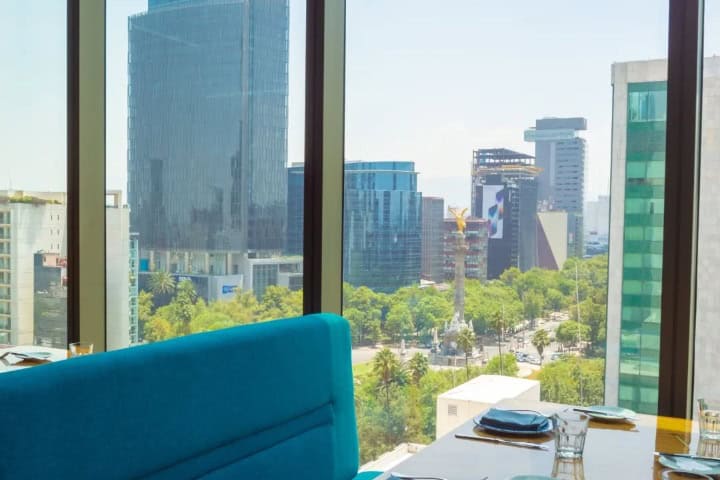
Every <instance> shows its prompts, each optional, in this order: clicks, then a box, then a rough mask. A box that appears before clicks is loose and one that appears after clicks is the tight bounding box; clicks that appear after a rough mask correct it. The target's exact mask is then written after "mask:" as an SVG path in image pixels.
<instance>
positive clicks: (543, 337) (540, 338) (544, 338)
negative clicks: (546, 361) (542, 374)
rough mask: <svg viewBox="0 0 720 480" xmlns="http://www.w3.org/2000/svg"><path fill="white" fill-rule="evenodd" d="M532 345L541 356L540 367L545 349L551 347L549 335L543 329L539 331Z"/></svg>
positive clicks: (534, 336) (533, 338)
mask: <svg viewBox="0 0 720 480" xmlns="http://www.w3.org/2000/svg"><path fill="white" fill-rule="evenodd" d="M531 343H532V344H533V346H534V347H535V348H536V349H537V351H538V354H539V355H540V365H542V361H543V351H544V350H545V347H547V346H548V345H550V337H549V336H548V333H547V332H546V331H545V330H543V329H540V330H538V331H537V332H535V334H534V335H533V336H532V340H531Z"/></svg>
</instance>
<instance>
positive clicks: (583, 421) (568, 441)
mask: <svg viewBox="0 0 720 480" xmlns="http://www.w3.org/2000/svg"><path fill="white" fill-rule="evenodd" d="M589 420H590V417H588V416H587V415H585V414H584V413H580V412H572V411H565V412H560V413H557V414H555V415H554V416H553V422H554V424H555V425H554V426H555V456H557V457H559V458H581V457H582V454H583V450H584V449H585V437H586V436H587V430H588V421H589Z"/></svg>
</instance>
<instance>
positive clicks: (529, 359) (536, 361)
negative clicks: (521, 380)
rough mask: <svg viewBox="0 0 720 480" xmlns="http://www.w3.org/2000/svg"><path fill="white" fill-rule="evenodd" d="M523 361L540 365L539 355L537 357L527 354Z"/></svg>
mask: <svg viewBox="0 0 720 480" xmlns="http://www.w3.org/2000/svg"><path fill="white" fill-rule="evenodd" d="M525 361H526V362H528V363H530V364H532V365H540V357H538V356H537V355H532V354H531V355H527V356H526V357H525Z"/></svg>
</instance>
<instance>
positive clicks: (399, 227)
mask: <svg viewBox="0 0 720 480" xmlns="http://www.w3.org/2000/svg"><path fill="white" fill-rule="evenodd" d="M344 210H345V211H344V214H345V217H344V225H343V229H344V232H343V233H344V244H343V276H344V280H345V281H346V282H349V283H350V284H352V285H355V286H361V285H364V286H366V287H369V288H371V289H372V290H375V291H378V292H393V291H395V290H397V289H398V288H400V287H406V286H408V285H414V284H417V283H419V282H420V257H421V228H422V225H421V216H422V194H421V193H420V192H418V191H417V172H416V171H415V164H414V162H348V163H346V164H345V209H344Z"/></svg>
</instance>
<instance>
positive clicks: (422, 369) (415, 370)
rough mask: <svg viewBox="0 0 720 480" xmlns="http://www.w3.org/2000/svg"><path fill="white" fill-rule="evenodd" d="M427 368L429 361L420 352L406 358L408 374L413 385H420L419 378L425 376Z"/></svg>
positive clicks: (428, 367)
mask: <svg viewBox="0 0 720 480" xmlns="http://www.w3.org/2000/svg"><path fill="white" fill-rule="evenodd" d="M429 369H430V362H429V361H428V358H427V357H426V356H425V355H423V354H422V353H420V352H417V353H416V354H415V355H413V356H412V357H411V358H410V360H408V364H407V370H408V373H409V374H410V379H411V380H412V383H413V384H415V386H419V385H420V380H421V379H422V378H423V377H424V376H425V374H426V373H427V372H428V370H429Z"/></svg>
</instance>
